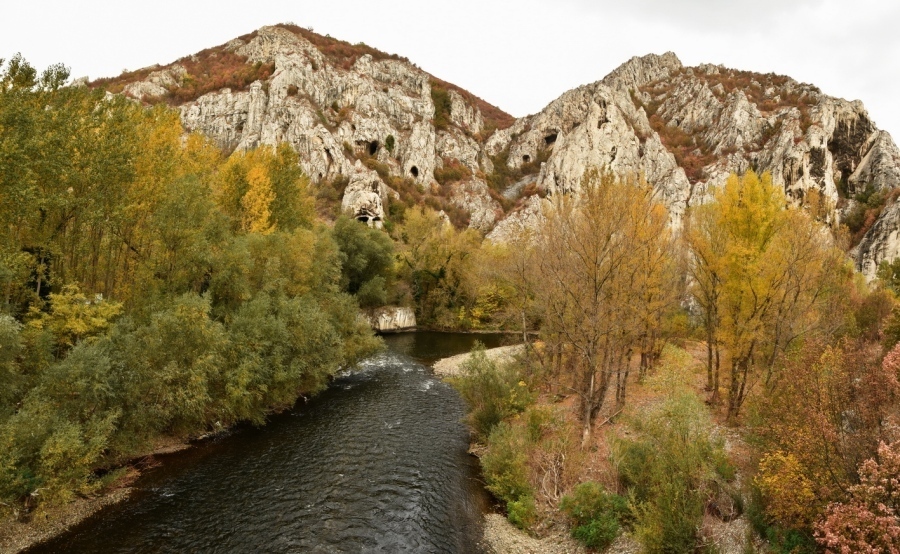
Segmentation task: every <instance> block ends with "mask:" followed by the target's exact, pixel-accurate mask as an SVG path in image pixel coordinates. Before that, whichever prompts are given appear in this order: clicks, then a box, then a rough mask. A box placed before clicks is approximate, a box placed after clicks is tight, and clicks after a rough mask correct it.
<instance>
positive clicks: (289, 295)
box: [0, 57, 390, 518]
mask: <svg viewBox="0 0 900 554" xmlns="http://www.w3.org/2000/svg"><path fill="white" fill-rule="evenodd" d="M66 78H67V72H66V70H65V68H63V67H61V66H54V67H51V68H50V69H48V70H47V71H45V72H44V73H43V74H40V75H39V74H38V73H37V72H36V71H35V70H34V69H33V68H31V67H30V66H29V65H28V64H27V63H26V62H25V61H24V60H22V59H21V58H20V57H15V58H13V59H12V60H10V61H9V62H8V63H7V64H5V65H4V66H3V70H2V72H0V196H2V199H0V233H2V234H3V239H2V241H0V291H2V299H0V512H3V513H10V514H16V515H18V517H20V518H28V517H30V514H31V513H32V512H33V511H34V510H35V509H37V510H40V509H41V507H42V506H44V505H50V504H60V503H65V502H67V501H69V500H70V499H72V498H73V497H75V496H77V495H85V494H90V493H93V492H95V491H97V490H98V489H100V488H102V487H104V486H106V485H107V484H109V483H110V482H111V481H112V480H114V479H115V477H116V476H117V475H119V474H120V473H119V472H115V471H110V470H114V469H115V468H117V467H119V466H121V465H122V464H123V463H125V462H127V461H128V460H129V459H131V458H132V457H134V456H136V455H139V454H143V453H146V452H148V451H150V450H152V449H153V447H154V445H155V444H157V443H158V441H159V440H160V439H161V438H163V437H174V438H177V439H181V440H184V439H187V438H190V437H195V436H198V435H201V434H204V433H209V432H216V431H218V430H222V429H225V428H227V427H228V426H229V425H231V424H233V423H235V422H237V421H242V420H249V421H253V422H257V423H260V422H262V421H263V420H264V419H265V417H266V414H267V413H269V412H270V411H272V410H278V409H283V408H287V407H290V406H291V405H293V403H294V402H295V400H296V399H297V398H298V397H301V396H306V395H310V394H314V393H315V392H317V391H319V390H321V389H322V388H323V387H324V386H326V384H327V383H328V380H329V378H330V377H331V376H332V375H333V374H334V373H335V372H336V371H337V370H338V369H340V368H342V367H347V366H348V365H350V364H352V363H353V362H354V361H355V360H357V359H359V358H360V357H362V356H366V355H368V354H370V353H372V352H374V351H375V350H377V349H378V348H379V345H380V341H378V340H377V339H376V338H375V337H373V335H372V333H371V331H370V330H369V329H368V327H367V326H365V325H361V324H360V323H359V321H358V320H357V313H358V303H357V300H356V296H353V295H351V294H350V293H360V292H361V291H363V292H365V295H364V296H365V298H367V299H371V298H373V297H376V298H377V297H378V295H379V294H381V292H380V291H379V287H383V286H384V283H383V282H382V281H378V282H375V283H372V280H371V279H370V280H369V281H365V282H360V281H359V280H358V278H357V276H356V273H355V268H354V267H353V266H352V265H351V264H349V263H348V262H347V259H348V256H350V257H353V256H354V254H353V253H352V252H351V250H350V247H351V246H359V245H360V244H362V247H361V248H363V249H367V248H368V250H375V251H378V252H381V253H382V257H383V255H384V253H385V252H388V254H387V255H388V256H389V255H390V254H389V252H390V248H389V245H388V246H386V245H384V244H382V243H378V244H377V245H376V246H377V248H374V247H373V248H369V246H370V245H369V244H368V242H367V241H368V240H370V239H371V237H368V236H363V237H362V238H360V237H355V238H352V239H351V238H348V234H347V233H341V232H340V227H338V232H337V233H336V232H335V231H334V230H332V229H331V228H328V227H326V226H323V225H322V224H321V223H319V222H317V221H316V220H315V219H314V216H313V214H314V208H313V206H314V202H313V195H312V193H313V191H312V190H311V187H310V185H309V182H308V181H307V179H306V178H305V176H303V174H302V172H301V171H300V169H299V165H298V163H297V157H296V154H295V153H294V152H293V151H292V150H291V149H290V148H288V147H286V146H283V147H279V148H277V149H271V148H259V149H257V150H255V151H251V152H247V153H238V154H235V155H232V156H231V157H230V158H227V159H226V158H224V156H223V155H222V153H221V152H220V151H219V150H218V149H217V148H215V147H214V146H213V145H211V144H210V143H209V142H208V141H206V140H205V139H203V138H202V137H200V136H197V135H188V136H185V135H184V131H183V129H182V127H181V123H180V121H179V116H178V114H177V113H176V112H174V111H171V110H169V109H167V108H165V107H163V106H158V107H154V108H151V109H146V108H143V107H141V106H140V105H139V104H136V103H134V102H132V101H129V100H127V99H125V98H121V97H104V96H103V94H102V93H98V92H93V91H90V90H88V89H86V88H79V87H63V86H61V85H62V84H63V83H64V82H65V80H66ZM381 261H382V262H383V260H381ZM378 263H381V262H379V261H378V259H376V260H375V261H374V262H372V261H370V262H369V265H372V264H375V265H377V264H378ZM375 274H376V275H377V272H376V273H375Z"/></svg>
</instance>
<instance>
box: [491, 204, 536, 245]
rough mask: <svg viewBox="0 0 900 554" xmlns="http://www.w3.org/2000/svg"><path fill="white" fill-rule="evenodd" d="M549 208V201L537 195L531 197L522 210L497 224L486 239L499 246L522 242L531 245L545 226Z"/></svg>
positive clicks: (512, 213)
mask: <svg viewBox="0 0 900 554" xmlns="http://www.w3.org/2000/svg"><path fill="white" fill-rule="evenodd" d="M548 207H549V201H547V200H544V199H541V197H540V196H537V195H534V196H529V197H528V199H527V200H526V201H525V203H524V204H523V205H522V208H521V209H520V210H517V211H514V212H511V213H510V214H509V215H508V216H506V217H505V218H504V219H503V220H501V221H500V222H499V223H497V225H496V226H495V227H494V229H493V230H492V231H491V232H490V233H488V235H487V236H486V237H485V238H486V239H487V240H489V241H491V242H495V243H498V244H504V243H515V242H521V241H524V242H525V243H530V242H531V241H532V240H533V239H534V236H535V233H536V232H537V231H539V230H540V228H541V226H542V225H543V224H544V221H545V215H544V210H545V209H548Z"/></svg>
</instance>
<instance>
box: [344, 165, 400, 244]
mask: <svg viewBox="0 0 900 554" xmlns="http://www.w3.org/2000/svg"><path fill="white" fill-rule="evenodd" d="M388 199H389V196H388V187H387V186H386V185H385V184H384V183H383V182H382V181H381V178H380V177H378V174H377V173H376V172H374V171H371V170H368V169H366V168H365V167H363V166H362V164H360V163H359V162H357V165H355V166H354V167H353V172H352V174H351V175H350V183H349V184H348V185H347V188H346V189H344V198H343V200H341V211H342V212H343V213H344V214H346V215H349V216H350V217H352V218H354V219H357V220H359V221H362V222H364V223H366V224H368V225H369V226H374V227H377V228H379V229H380V228H381V226H382V224H383V221H384V206H385V205H386V204H387V203H388Z"/></svg>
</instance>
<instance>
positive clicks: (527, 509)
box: [481, 421, 534, 528]
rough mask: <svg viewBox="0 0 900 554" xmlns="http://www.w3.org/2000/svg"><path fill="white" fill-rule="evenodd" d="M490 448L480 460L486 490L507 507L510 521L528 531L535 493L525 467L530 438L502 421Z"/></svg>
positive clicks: (494, 432) (496, 428)
mask: <svg viewBox="0 0 900 554" xmlns="http://www.w3.org/2000/svg"><path fill="white" fill-rule="evenodd" d="M487 446H488V448H487V452H485V454H484V456H483V457H482V458H481V469H482V471H483V473H484V478H485V481H486V482H487V489H488V490H489V491H490V492H491V493H492V494H493V495H494V496H495V497H497V499H498V500H500V501H501V502H503V503H505V505H506V509H507V513H508V515H509V520H510V521H511V522H512V523H513V524H515V525H518V526H519V527H522V528H525V526H527V525H528V524H530V522H531V520H532V517H533V514H534V490H533V489H532V486H531V483H530V482H529V481H528V467H527V464H526V461H527V456H526V452H527V446H528V441H527V437H525V434H524V433H523V432H522V430H521V429H519V428H516V427H513V426H512V425H510V424H509V423H506V422H505V421H503V422H500V423H499V424H497V426H496V427H494V430H493V431H491V434H490V436H488V440H487Z"/></svg>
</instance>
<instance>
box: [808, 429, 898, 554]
mask: <svg viewBox="0 0 900 554" xmlns="http://www.w3.org/2000/svg"><path fill="white" fill-rule="evenodd" d="M859 477H860V483H859V484H858V485H854V486H853V487H851V488H850V499H849V500H848V501H847V502H845V503H835V504H831V505H830V506H828V510H827V513H826V515H825V517H824V518H823V519H822V520H821V521H820V522H819V523H818V524H817V525H816V540H818V542H819V544H821V545H822V546H824V547H825V548H826V549H827V550H828V551H829V552H832V551H834V552H896V551H897V549H896V548H897V545H898V544H900V441H898V442H895V443H893V444H892V445H890V446H888V445H887V444H885V443H881V444H880V445H879V447H878V456H877V457H876V458H872V459H869V460H866V461H865V462H863V463H862V464H861V465H860V468H859Z"/></svg>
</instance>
